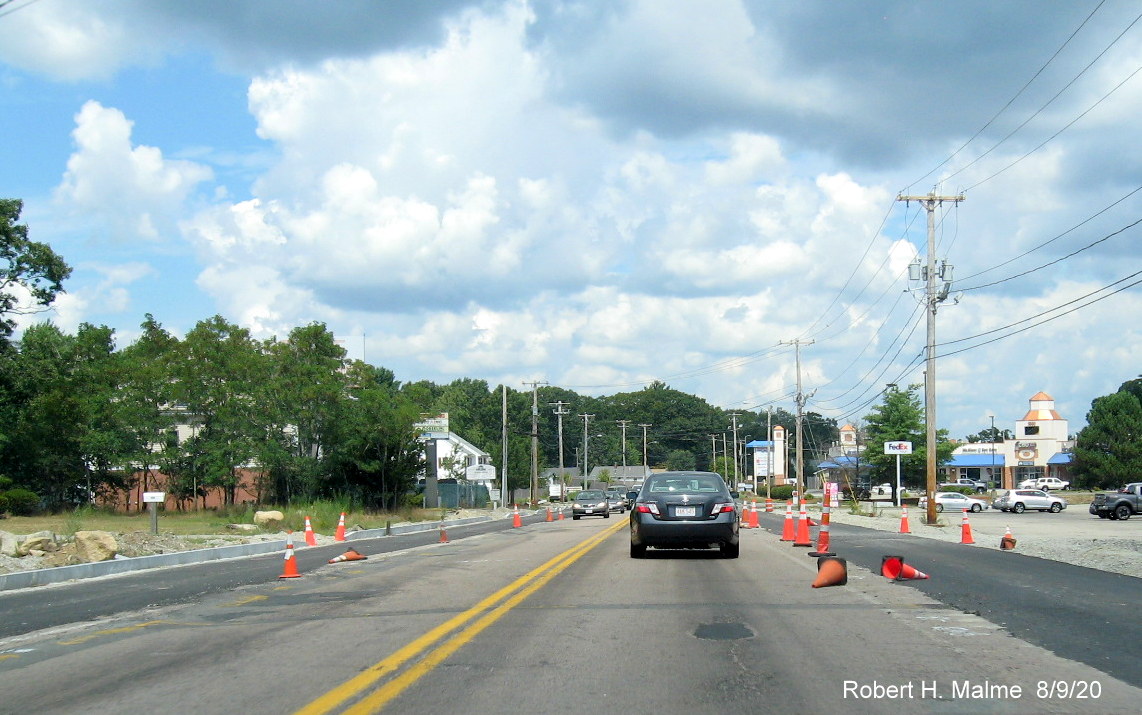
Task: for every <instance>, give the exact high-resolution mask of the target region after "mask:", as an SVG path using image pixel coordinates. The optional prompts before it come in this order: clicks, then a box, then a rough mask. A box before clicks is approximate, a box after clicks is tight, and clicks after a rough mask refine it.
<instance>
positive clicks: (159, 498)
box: [143, 492, 167, 534]
mask: <svg viewBox="0 0 1142 715" xmlns="http://www.w3.org/2000/svg"><path fill="white" fill-rule="evenodd" d="M166 500H167V493H166V492H143V503H144V504H146V505H147V511H149V512H150V513H151V533H152V534H157V533H159V504H162V503H163V502H165V501H166Z"/></svg>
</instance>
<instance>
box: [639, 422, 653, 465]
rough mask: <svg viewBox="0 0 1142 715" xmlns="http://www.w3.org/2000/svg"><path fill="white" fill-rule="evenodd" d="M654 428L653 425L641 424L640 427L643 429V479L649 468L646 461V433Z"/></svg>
mask: <svg viewBox="0 0 1142 715" xmlns="http://www.w3.org/2000/svg"><path fill="white" fill-rule="evenodd" d="M652 426H653V425H648V424H640V425H639V427H642V475H643V477H645V476H646V468H647V466H649V465H648V463H647V461H646V431H647V430H648V429H650V428H651V427H652Z"/></svg>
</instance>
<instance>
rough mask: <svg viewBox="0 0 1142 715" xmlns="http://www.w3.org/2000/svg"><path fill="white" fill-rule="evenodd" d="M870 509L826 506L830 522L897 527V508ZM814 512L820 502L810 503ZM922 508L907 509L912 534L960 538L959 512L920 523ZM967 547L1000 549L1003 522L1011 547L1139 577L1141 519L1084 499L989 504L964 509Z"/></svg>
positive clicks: (1141, 575) (816, 513)
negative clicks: (1038, 506)
mask: <svg viewBox="0 0 1142 715" xmlns="http://www.w3.org/2000/svg"><path fill="white" fill-rule="evenodd" d="M862 508H863V509H864V510H866V513H867V511H868V510H870V509H872V510H874V511H875V515H872V516H870V515H867V514H854V513H851V512H850V510H849V509H848V508H846V507H841V508H839V509H833V510H831V511H830V515H829V521H830V523H839V524H852V525H853V526H863V527H865V528H868V529H879V530H882V531H893V532H899V531H900V522H901V513H900V509H898V508H896V507H891V506H882V505H880V504H877V505H876V506H875V507H870V506H869V503H868V502H866V503H864V504H862ZM810 513H813V514H814V518H815V519H816V518H819V516H820V508H819V507H816V508H810ZM923 521H924V513H923V512H921V511H917V510H916V509H909V510H908V525H909V527H910V530H911V532H912V534H913V535H915V536H916V537H918V538H924V539H943V540H944V541H952V542H957V543H958V542H960V541H961V538H962V533H963V524H962V514H950V513H946V512H945V513H943V514H938V515H937V524H935V525H931V526H930V525H927V524H924V523H923ZM968 524H969V526H970V529H971V535H972V540H973V541H975V544H974V545H973V547H972V548H981V549H996V550H998V549H999V540H1000V539H1001V538H1002V537H1003V535H1004V533H1005V530H1006V529H1007V528H1010V529H1011V535H1012V536H1014V537H1015V540H1016V545H1015V551H1016V552H1017V553H1021V554H1026V555H1028V556H1036V557H1038V558H1042V559H1049V560H1051V561H1061V562H1063V563H1068V564H1074V565H1076V566H1086V567H1088V568H1093V569H1099V570H1101V571H1109V572H1113V573H1120V574H1125V575H1127V576H1134V577H1135V578H1142V557H1140V556H1142V519H1130V520H1128V521H1110V520H1108V519H1099V518H1098V517H1095V516H1091V515H1090V514H1089V513H1088V512H1087V505H1086V504H1073V505H1071V506H1069V507H1068V508H1067V509H1065V510H1064V511H1062V512H1060V513H1058V514H1051V513H1049V512H1042V513H1041V512H1024V513H1022V514H1012V513H1010V512H1007V513H1005V512H1001V511H997V510H994V509H988V510H985V511H982V512H978V513H975V514H972V513H969V514H968Z"/></svg>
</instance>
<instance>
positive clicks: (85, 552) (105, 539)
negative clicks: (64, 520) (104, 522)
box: [75, 531, 119, 563]
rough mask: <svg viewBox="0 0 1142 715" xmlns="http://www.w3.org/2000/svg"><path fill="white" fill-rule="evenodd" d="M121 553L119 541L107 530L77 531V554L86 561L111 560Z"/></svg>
mask: <svg viewBox="0 0 1142 715" xmlns="http://www.w3.org/2000/svg"><path fill="white" fill-rule="evenodd" d="M117 553H119V542H117V541H116V540H115V536H114V535H112V534H110V533H108V532H106V531H77V532H75V554H76V556H78V557H79V559H80V560H81V561H83V562H85V563H92V562H95V561H110V560H111V559H113V558H115V554H117Z"/></svg>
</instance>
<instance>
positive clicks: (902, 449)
mask: <svg viewBox="0 0 1142 715" xmlns="http://www.w3.org/2000/svg"><path fill="white" fill-rule="evenodd" d="M884 453H885V454H895V455H896V506H900V455H902V454H912V443H911V442H885V443H884Z"/></svg>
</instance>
